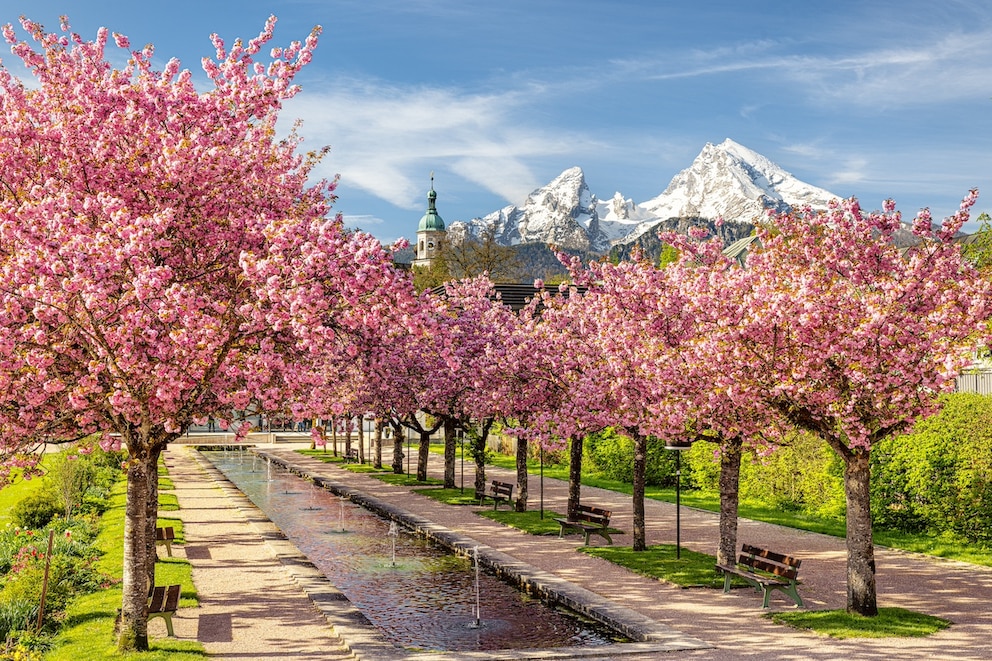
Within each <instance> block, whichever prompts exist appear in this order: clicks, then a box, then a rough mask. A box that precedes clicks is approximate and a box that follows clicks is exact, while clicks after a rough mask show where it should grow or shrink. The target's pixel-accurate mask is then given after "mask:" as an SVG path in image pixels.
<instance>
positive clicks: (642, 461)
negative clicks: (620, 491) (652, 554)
mask: <svg viewBox="0 0 992 661" xmlns="http://www.w3.org/2000/svg"><path fill="white" fill-rule="evenodd" d="M632 436H633V438H634V480H633V486H632V492H633V495H632V501H633V508H634V524H633V525H634V536H633V539H632V540H631V541H632V544H633V550H634V551H644V550H646V549H647V547H648V546H647V541H646V539H647V534H646V531H645V525H644V483H645V475H646V473H647V465H648V437H647V436H645V435H644V434H639V433H636V432H634V433H633V434H632Z"/></svg>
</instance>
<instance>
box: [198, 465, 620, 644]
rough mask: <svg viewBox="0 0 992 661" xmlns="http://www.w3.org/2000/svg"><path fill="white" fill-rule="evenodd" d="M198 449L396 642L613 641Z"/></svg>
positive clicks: (367, 520)
mask: <svg viewBox="0 0 992 661" xmlns="http://www.w3.org/2000/svg"><path fill="white" fill-rule="evenodd" d="M203 455H204V456H205V457H206V458H207V459H209V460H210V461H211V462H212V463H213V464H214V465H215V466H216V467H217V468H218V469H219V470H220V471H221V472H222V473H224V475H225V476H226V477H227V478H228V479H229V480H230V481H231V482H232V483H233V484H234V485H235V486H237V487H238V489H240V490H241V491H242V492H243V493H244V494H245V495H246V496H247V497H248V498H249V499H250V500H251V501H252V502H253V503H254V504H255V505H256V506H257V507H258V508H259V509H260V510H262V511H263V512H264V513H265V515H266V516H267V517H268V518H269V519H270V520H271V521H272V522H273V523H274V524H275V525H277V526H278V527H279V529H280V530H282V532H283V533H284V534H285V535H286V537H287V538H288V539H289V540H290V541H291V542H293V544H294V545H295V546H296V547H297V548H298V549H300V551H301V552H303V553H304V554H305V555H306V556H307V557H308V558H309V559H310V561H311V562H312V563H313V564H314V565H315V566H316V567H317V568H318V569H319V570H320V571H321V572H323V573H324V575H326V576H327V578H328V579H329V580H330V582H331V583H332V584H334V585H335V586H336V587H337V588H338V589H339V590H340V591H341V592H342V593H344V594H345V596H347V597H348V600H349V601H351V603H352V604H354V605H355V606H356V607H357V608H358V609H359V610H361V611H362V612H363V613H364V614H365V616H366V617H367V618H368V619H369V621H370V622H372V624H373V625H375V626H376V627H377V628H378V629H379V630H380V631H381V632H382V634H383V636H384V637H385V638H386V639H387V640H388V641H390V642H391V643H393V644H395V645H397V646H400V647H404V648H411V649H422V650H436V651H484V650H497V649H533V648H555V647H588V646H601V645H608V644H610V643H612V642H614V640H613V639H612V638H611V635H612V634H610V633H609V632H605V631H603V630H602V629H601V628H598V627H596V626H595V625H592V624H589V623H585V622H582V621H580V620H578V619H576V618H575V617H572V616H571V614H568V613H564V612H561V611H558V610H555V609H552V608H549V607H548V606H546V605H545V604H543V603H541V602H540V601H538V600H536V599H533V598H531V597H529V596H527V595H525V594H523V593H521V592H520V591H518V590H517V589H515V588H514V587H512V586H510V585H508V584H506V583H504V582H502V581H500V580H499V579H498V578H496V577H494V576H491V575H488V574H486V573H485V572H484V571H483V572H478V571H476V569H475V567H474V566H473V564H472V561H471V559H469V558H463V557H459V556H455V555H453V554H451V553H450V552H448V551H447V550H445V549H442V548H439V547H438V546H436V545H434V544H432V543H430V542H428V541H427V540H425V539H423V538H422V537H420V536H418V535H415V534H412V533H411V532H409V531H406V530H404V529H403V528H402V527H397V526H396V525H395V524H393V525H392V526H391V525H390V524H391V522H389V521H387V520H385V519H383V518H382V517H380V516H379V515H377V514H375V513H373V512H370V511H369V510H367V509H365V508H363V507H361V506H359V505H356V504H354V503H352V502H351V501H349V500H347V499H344V498H341V497H338V496H336V495H335V494H333V493H331V492H329V491H327V490H325V489H323V488H321V487H318V486H315V485H313V484H312V483H311V482H308V481H306V480H304V479H302V478H300V477H298V476H296V475H294V474H292V473H290V472H289V471H287V470H285V469H284V468H281V467H278V466H274V465H272V464H270V463H269V462H266V461H265V460H264V459H262V458H259V457H257V456H256V455H253V454H251V453H245V452H237V451H205V452H203ZM477 604H478V609H477Z"/></svg>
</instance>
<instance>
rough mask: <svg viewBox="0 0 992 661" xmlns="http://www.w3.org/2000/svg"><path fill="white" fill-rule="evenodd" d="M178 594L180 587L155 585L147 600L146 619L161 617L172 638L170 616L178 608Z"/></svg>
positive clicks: (173, 636)
mask: <svg viewBox="0 0 992 661" xmlns="http://www.w3.org/2000/svg"><path fill="white" fill-rule="evenodd" d="M180 592H182V586H181V585H156V586H155V587H154V588H152V594H151V597H149V599H148V619H149V620H150V619H152V618H153V617H161V618H162V619H163V620H165V628H166V630H167V631H168V632H169V636H171V637H172V638H175V637H176V634H175V632H174V631H173V630H172V616H173V615H175V614H176V609H178V608H179V593H180Z"/></svg>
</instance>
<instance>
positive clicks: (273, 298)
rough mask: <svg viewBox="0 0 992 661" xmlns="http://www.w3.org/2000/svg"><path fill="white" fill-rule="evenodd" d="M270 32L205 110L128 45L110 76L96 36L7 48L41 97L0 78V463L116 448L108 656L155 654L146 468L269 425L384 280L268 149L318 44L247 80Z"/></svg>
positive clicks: (353, 237) (214, 62) (189, 84)
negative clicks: (223, 426)
mask: <svg viewBox="0 0 992 661" xmlns="http://www.w3.org/2000/svg"><path fill="white" fill-rule="evenodd" d="M274 25H275V18H274V17H273V18H271V19H270V20H269V21H268V22H267V23H266V25H265V28H264V30H263V31H262V33H261V34H259V36H258V37H257V38H255V39H252V40H250V41H249V42H247V43H245V42H242V41H241V40H237V41H235V42H234V43H233V44H232V45H231V47H230V48H228V47H227V46H226V45H225V43H224V42H223V40H221V39H220V38H219V37H217V36H216V35H215V36H214V37H213V42H214V46H215V50H216V58H215V59H209V58H206V59H204V61H203V70H204V71H205V72H206V74H207V77H208V79H209V82H210V89H208V90H207V91H204V92H200V91H198V90H197V89H196V87H195V85H194V82H193V76H192V74H191V73H190V72H189V71H187V70H181V69H180V64H179V62H178V61H177V60H170V61H169V62H168V63H167V64H166V66H165V69H164V70H163V71H161V72H156V71H153V70H152V64H151V63H152V56H153V50H152V47H151V46H147V47H145V48H143V49H141V50H131V48H130V45H129V43H128V40H127V38H125V37H123V36H121V35H114V36H113V43H115V44H116V46H117V47H118V48H119V49H122V50H123V51H124V52H125V53H126V54H127V57H128V60H127V64H126V66H124V67H123V68H115V67H113V66H112V65H111V64H110V62H108V61H107V59H106V53H105V51H106V49H107V47H108V45H109V44H108V42H109V40H110V35H109V33H108V31H107V30H105V29H101V30H100V31H99V32H98V33H97V36H96V39H95V40H94V41H86V40H84V39H83V38H82V37H80V36H79V35H77V34H75V33H72V32H71V30H70V28H69V25H68V24H67V22H66V21H65V20H63V24H62V26H61V31H60V32H56V33H48V32H46V31H45V30H44V29H43V28H42V27H41V26H39V25H37V24H35V23H32V22H31V21H28V20H22V21H21V28H22V29H23V30H24V32H26V33H27V35H28V39H26V40H20V39H19V38H18V33H17V31H16V30H15V28H14V27H13V26H10V25H8V26H5V27H4V29H3V35H4V37H5V39H6V40H7V42H8V43H9V44H11V50H12V52H13V53H14V54H15V55H16V56H18V57H19V58H20V59H21V60H22V61H23V62H24V64H25V65H26V67H27V68H28V70H29V71H30V72H31V74H32V75H33V77H34V81H33V82H32V83H31V84H27V83H25V82H22V81H20V80H19V79H17V78H16V77H14V76H13V75H12V74H11V72H10V71H8V70H7V69H0V109H2V112H0V122H2V124H0V431H2V434H0V438H2V439H3V440H2V444H3V445H2V448H0V451H2V453H3V455H4V458H7V457H10V456H14V455H16V454H18V453H19V452H22V451H23V450H25V449H29V448H30V447H32V446H33V444H36V443H38V442H44V441H51V440H59V439H63V438H68V437H74V436H77V435H79V434H80V433H88V432H94V433H100V434H103V435H104V444H105V445H107V446H109V445H111V444H113V443H117V442H120V443H122V444H123V445H124V446H125V447H126V448H127V451H128V463H127V465H126V468H127V476H128V502H127V516H126V528H125V561H124V607H123V610H122V627H121V637H120V645H121V647H122V648H130V647H134V648H139V649H143V648H145V647H147V628H146V620H145V617H144V609H145V608H146V605H145V604H146V597H147V585H146V583H147V578H146V571H145V566H146V564H147V561H148V558H149V557H152V558H153V557H154V537H151V536H150V535H149V534H148V530H147V528H148V526H149V525H150V526H151V527H152V528H153V527H154V525H155V522H154V514H155V507H156V505H157V497H156V494H155V486H154V485H155V470H156V469H155V466H156V461H157V458H158V456H159V453H160V452H161V451H162V449H163V448H164V447H165V445H166V444H167V443H168V442H169V441H170V440H172V439H174V438H176V437H177V436H178V435H179V434H180V433H182V431H183V430H184V429H185V428H186V427H187V426H188V425H189V424H190V423H191V422H192V421H194V420H197V419H201V418H206V416H208V415H212V416H214V417H218V418H221V419H228V418H230V416H231V412H232V411H233V410H238V409H241V410H243V409H245V408H247V407H248V406H249V404H251V403H253V402H255V403H258V404H260V405H261V406H263V407H268V406H275V405H278V404H281V402H282V400H283V398H284V397H285V396H286V395H287V393H289V392H291V391H292V390H293V389H294V388H295V387H299V386H301V385H305V384H306V378H305V371H304V370H305V367H306V365H307V364H308V361H307V359H306V358H307V356H308V355H309V354H310V352H311V351H313V350H314V349H317V348H319V349H321V350H324V349H326V348H327V347H329V346H332V342H331V339H332V338H333V337H334V336H335V335H338V334H340V333H341V332H342V331H346V328H345V322H344V321H342V320H344V319H348V320H349V321H348V323H352V324H360V323H361V319H362V313H361V312H359V310H363V311H364V310H367V307H366V305H365V302H366V301H367V300H368V299H371V298H374V297H376V296H377V295H378V292H379V291H381V290H383V289H387V288H388V287H389V286H390V284H391V283H392V282H393V280H394V278H393V275H392V274H391V271H392V267H391V263H390V259H389V255H388V254H386V253H385V251H384V250H383V249H382V248H381V247H380V246H379V244H378V242H376V241H374V240H373V239H371V237H367V236H364V235H361V234H349V233H346V232H345V231H344V230H343V227H342V223H341V221H340V219H333V218H330V219H329V218H328V217H327V214H328V210H329V205H330V203H331V201H332V200H333V196H332V194H331V193H332V190H333V188H334V184H333V183H332V182H326V181H322V182H318V183H316V184H313V185H310V184H308V183H307V178H308V176H309V174H310V172H311V169H312V167H313V165H314V164H315V163H316V162H317V159H318V158H319V157H320V155H321V153H320V152H316V153H309V154H305V155H301V154H298V153H297V147H298V143H299V139H298V138H297V137H296V135H295V134H291V135H290V136H289V137H287V138H284V139H279V138H278V137H277V136H276V130H275V127H276V119H277V115H278V111H279V109H280V106H281V103H282V102H283V101H284V100H286V99H288V98H290V97H292V96H293V95H294V94H296V93H297V91H298V88H297V87H296V86H295V85H294V84H293V79H294V77H295V76H296V74H297V73H298V72H299V71H300V69H301V68H302V67H303V66H305V65H306V63H307V62H308V61H310V59H311V56H312V53H313V51H314V48H315V47H316V44H317V35H318V33H319V29H315V30H314V31H313V32H312V33H311V34H310V36H309V37H308V38H307V39H306V41H305V42H294V43H293V44H291V45H290V46H289V47H287V48H275V49H272V50H271V59H270V61H269V62H268V64H263V63H261V62H255V59H256V58H258V57H259V55H260V53H262V52H263V48H264V47H265V46H266V44H267V43H268V42H269V41H270V40H271V38H272V31H273V28H274ZM32 42H33V43H32ZM352 313H353V314H352ZM111 434H113V435H111ZM152 533H153V530H152Z"/></svg>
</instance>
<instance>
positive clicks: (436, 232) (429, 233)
mask: <svg viewBox="0 0 992 661" xmlns="http://www.w3.org/2000/svg"><path fill="white" fill-rule="evenodd" d="M436 204H437V193H436V192H434V173H433V172H431V190H430V192H429V193H427V213H425V214H424V217H423V218H421V219H420V225H419V226H418V227H417V245H416V251H417V257H416V259H414V260H413V265H414V266H430V265H431V262H432V261H433V260H434V258H436V257H437V256H438V254H439V253H440V251H441V242H442V241H444V235H445V231H444V221H443V220H441V216H439V215H438V213H437V206H436Z"/></svg>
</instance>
